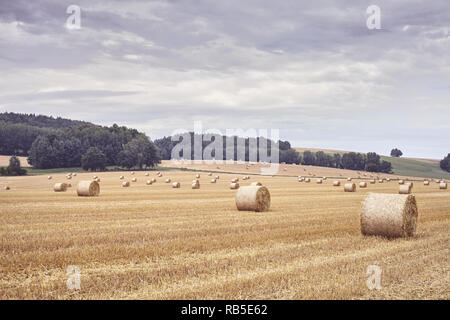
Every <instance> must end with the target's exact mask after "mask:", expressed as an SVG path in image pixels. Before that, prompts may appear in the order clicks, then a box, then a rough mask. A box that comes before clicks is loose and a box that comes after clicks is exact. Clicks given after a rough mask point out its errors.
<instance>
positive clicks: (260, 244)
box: [0, 168, 450, 299]
mask: <svg viewBox="0 0 450 320" xmlns="http://www.w3.org/2000/svg"><path fill="white" fill-rule="evenodd" d="M224 169H225V168H224ZM297 169H299V168H297ZM120 174H123V175H125V180H128V181H130V180H131V177H132V176H131V174H130V173H129V172H124V173H118V172H114V173H100V174H98V175H99V177H100V178H101V179H102V181H101V183H100V184H101V194H100V196H99V197H95V198H82V197H77V196H76V191H75V186H76V182H77V181H79V180H81V179H91V178H92V174H88V173H80V174H78V176H77V177H74V178H73V179H72V180H71V181H70V182H71V183H72V184H73V185H74V187H72V188H70V189H69V190H68V191H67V192H65V193H55V192H53V191H52V186H53V184H54V183H55V182H57V181H65V176H64V175H62V174H59V175H54V176H53V180H47V177H46V176H32V177H0V187H1V188H2V189H1V190H0V203H1V214H0V239H1V242H0V249H1V255H0V264H1V266H2V268H1V269H0V298H1V299H12V298H14V299H96V298H99V299H111V298H113V299H115V298H117V299H196V298H201V299H211V298H223V299H266V298H267V299H328V298H329V299H365V298H370V299H387V298H394V299H397V298H405V299H436V298H437V299H448V298H449V297H450V291H449V290H450V276H449V266H450V258H449V257H450V248H449V243H450V234H449V232H448V231H449V230H450V192H449V191H448V190H439V189H438V188H437V185H436V184H435V183H432V185H431V186H429V187H425V186H423V185H422V184H420V183H416V184H415V187H414V193H415V195H416V198H417V201H418V207H419V224H418V232H417V235H416V236H415V237H414V238H411V239H395V240H389V239H384V238H379V237H364V236H362V235H361V234H360V226H359V213H360V203H361V201H362V200H363V198H364V196H365V195H366V193H367V192H381V193H395V192H396V191H397V187H398V185H397V183H396V182H394V181H392V182H390V183H383V184H378V183H377V184H375V185H369V186H368V189H367V190H363V189H358V190H357V192H356V193H344V192H343V190H342V187H333V186H332V185H331V184H332V181H330V180H327V181H326V182H325V183H324V184H323V185H317V184H315V183H314V180H313V181H312V182H311V183H310V184H306V183H299V182H298V181H297V179H296V178H293V177H281V176H276V177H258V176H255V175H252V176H251V178H250V180H249V181H247V182H246V181H242V180H241V181H240V182H241V185H245V184H248V183H250V182H252V181H256V180H258V181H260V182H262V183H263V184H264V185H266V186H267V187H268V188H269V190H270V192H271V197H272V204H271V209H270V211H269V212H263V213H255V212H239V211H237V210H236V207H235V203H234V194H235V191H234V190H229V188H228V186H229V183H230V180H231V179H232V178H234V177H241V176H242V175H238V174H225V173H221V174H220V179H219V180H218V182H217V183H216V184H211V183H210V182H209V181H210V177H209V176H207V174H206V173H203V172H202V173H201V178H200V181H201V189H199V190H192V189H190V182H191V181H192V179H193V178H194V175H195V173H194V172H190V171H179V170H178V171H165V172H164V173H163V174H164V176H163V177H162V178H157V182H156V183H155V184H153V185H151V186H146V185H145V180H147V179H148V178H147V177H145V176H144V173H143V172H136V174H135V177H137V178H138V181H137V182H136V183H132V185H131V187H130V188H122V187H121V186H120V185H121V183H120V181H121V180H119V175H120ZM151 177H155V172H153V171H152V172H150V178H151ZM167 177H170V178H172V181H175V180H176V181H179V182H181V188H180V189H173V188H171V185H170V184H166V183H164V181H163V180H164V179H165V178H167ZM6 184H7V185H9V186H10V187H11V190H9V191H5V190H3V186H4V185H6ZM69 265H75V266H77V267H79V268H80V272H81V290H69V289H68V288H67V286H66V280H67V278H68V275H66V268H67V267H68V266H69ZM369 265H377V266H379V267H380V268H382V289H381V290H369V289H368V288H367V286H366V280H367V278H368V277H369V276H368V275H367V274H366V269H367V267H368V266H369Z"/></svg>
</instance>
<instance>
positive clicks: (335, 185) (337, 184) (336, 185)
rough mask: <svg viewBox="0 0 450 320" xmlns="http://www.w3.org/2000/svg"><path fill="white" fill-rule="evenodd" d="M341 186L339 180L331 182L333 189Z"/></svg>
mask: <svg viewBox="0 0 450 320" xmlns="http://www.w3.org/2000/svg"><path fill="white" fill-rule="evenodd" d="M340 185H341V182H340V181H339V180H336V181H334V182H333V186H334V187H339V186H340Z"/></svg>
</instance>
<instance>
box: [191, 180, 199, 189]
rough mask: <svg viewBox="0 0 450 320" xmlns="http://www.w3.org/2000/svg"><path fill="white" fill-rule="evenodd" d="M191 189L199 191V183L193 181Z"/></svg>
mask: <svg viewBox="0 0 450 320" xmlns="http://www.w3.org/2000/svg"><path fill="white" fill-rule="evenodd" d="M191 187H192V189H200V181H198V180H193V181H192V185H191Z"/></svg>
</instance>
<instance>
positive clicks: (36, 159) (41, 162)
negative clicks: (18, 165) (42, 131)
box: [28, 135, 55, 169]
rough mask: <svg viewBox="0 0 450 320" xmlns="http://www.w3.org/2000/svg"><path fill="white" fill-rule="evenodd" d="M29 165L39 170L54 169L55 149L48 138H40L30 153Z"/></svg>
mask: <svg viewBox="0 0 450 320" xmlns="http://www.w3.org/2000/svg"><path fill="white" fill-rule="evenodd" d="M28 163H30V164H31V165H32V166H33V167H35V168H38V169H48V168H54V163H55V159H54V157H53V147H52V145H51V143H50V140H49V138H48V137H47V136H41V135H40V136H38V137H37V138H36V140H34V141H33V144H32V145H31V149H30V151H29V156H28Z"/></svg>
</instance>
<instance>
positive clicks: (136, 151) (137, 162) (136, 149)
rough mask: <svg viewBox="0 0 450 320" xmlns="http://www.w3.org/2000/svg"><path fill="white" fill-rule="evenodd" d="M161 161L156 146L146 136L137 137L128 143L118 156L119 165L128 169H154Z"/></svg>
mask: <svg viewBox="0 0 450 320" xmlns="http://www.w3.org/2000/svg"><path fill="white" fill-rule="evenodd" d="M160 160H161V159H160V156H159V152H158V150H157V149H156V147H155V145H154V144H153V143H152V142H151V141H150V140H149V139H148V138H147V137H145V136H140V137H137V138H135V139H133V140H131V141H130V142H128V143H127V144H126V145H125V146H124V147H123V150H122V151H121V152H120V153H119V155H118V161H119V164H120V165H121V166H123V167H126V168H132V167H136V166H137V167H139V169H142V168H143V167H144V166H146V167H153V166H155V164H157V163H159V162H160Z"/></svg>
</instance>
